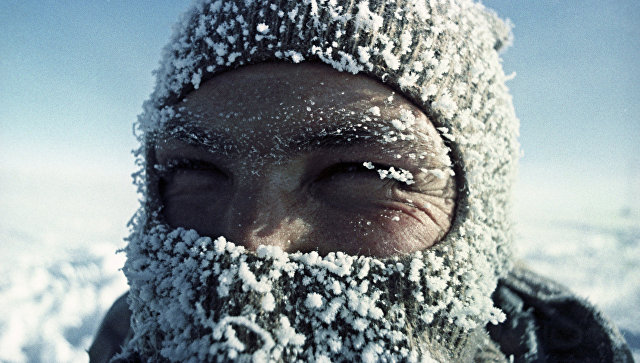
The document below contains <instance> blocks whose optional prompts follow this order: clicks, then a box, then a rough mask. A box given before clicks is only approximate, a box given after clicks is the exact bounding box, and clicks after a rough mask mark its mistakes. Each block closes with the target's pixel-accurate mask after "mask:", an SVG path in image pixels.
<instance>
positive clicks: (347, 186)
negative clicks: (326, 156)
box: [311, 163, 401, 208]
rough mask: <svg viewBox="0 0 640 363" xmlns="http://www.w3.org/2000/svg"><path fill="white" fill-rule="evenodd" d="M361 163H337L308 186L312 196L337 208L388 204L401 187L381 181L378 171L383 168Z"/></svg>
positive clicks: (387, 180) (395, 183) (388, 180)
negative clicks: (377, 203)
mask: <svg viewBox="0 0 640 363" xmlns="http://www.w3.org/2000/svg"><path fill="white" fill-rule="evenodd" d="M373 165H374V166H375V167H373V168H367V167H365V166H364V165H363V163H338V164H334V165H332V166H330V167H328V168H326V169H324V170H323V171H322V172H320V173H319V174H318V176H317V178H316V179H315V180H314V182H313V183H312V184H311V186H312V188H311V190H312V193H313V196H314V197H315V198H316V199H319V200H321V201H326V202H328V203H330V204H338V205H339V206H340V207H341V208H342V207H345V204H346V206H347V207H348V206H351V205H362V204H363V203H369V202H373V201H380V200H389V199H392V197H393V191H394V190H395V189H398V188H399V187H400V186H401V184H400V182H398V181H397V180H395V179H390V178H381V177H380V174H379V172H378V170H384V169H386V168H387V167H385V166H382V165H376V164H373Z"/></svg>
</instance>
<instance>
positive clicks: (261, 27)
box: [256, 23, 269, 34]
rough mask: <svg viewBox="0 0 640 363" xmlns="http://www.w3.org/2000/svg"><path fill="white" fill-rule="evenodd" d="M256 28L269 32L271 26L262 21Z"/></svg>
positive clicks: (263, 32) (259, 30)
mask: <svg viewBox="0 0 640 363" xmlns="http://www.w3.org/2000/svg"><path fill="white" fill-rule="evenodd" d="M256 30H257V31H258V32H260V33H262V34H267V33H268V32H269V26H268V25H267V24H265V23H260V24H258V26H257V27H256Z"/></svg>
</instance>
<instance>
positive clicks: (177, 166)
mask: <svg viewBox="0 0 640 363" xmlns="http://www.w3.org/2000/svg"><path fill="white" fill-rule="evenodd" d="M154 169H155V170H156V171H157V172H158V175H159V176H160V178H162V179H166V178H168V177H170V176H172V175H173V174H175V172H176V171H178V170H181V169H186V170H205V171H213V172H216V173H219V174H221V175H224V176H225V177H226V176H227V174H226V173H225V172H223V171H222V170H220V169H219V168H218V167H216V166H215V165H213V164H211V163H209V162H206V161H202V160H197V159H195V160H194V159H172V160H169V161H167V162H166V163H164V164H156V165H154Z"/></svg>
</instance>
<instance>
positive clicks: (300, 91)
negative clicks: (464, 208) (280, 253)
mask: <svg viewBox="0 0 640 363" xmlns="http://www.w3.org/2000/svg"><path fill="white" fill-rule="evenodd" d="M374 106H375V107H378V108H379V111H380V112H379V116H377V114H378V113H377V112H375V111H370V110H371V108H372V107H374ZM175 108H176V109H177V110H178V112H179V114H180V115H179V116H178V117H177V120H176V121H175V122H172V123H171V124H170V125H169V126H167V129H166V130H165V132H163V133H162V134H161V135H160V136H159V138H158V141H157V142H156V150H155V153H156V159H157V165H156V168H155V169H157V170H158V172H159V173H160V177H161V179H160V180H161V181H160V195H161V199H162V202H163V206H164V207H163V210H162V213H163V215H164V217H165V219H166V222H167V223H168V224H170V225H172V226H174V227H177V226H182V227H186V228H193V229H195V230H196V231H198V233H199V234H201V235H207V236H211V237H217V236H220V235H222V236H225V237H226V238H227V239H228V240H231V241H233V242H234V243H236V244H241V245H243V246H245V247H246V248H248V249H250V250H255V249H256V248H257V247H258V246H259V245H277V246H279V247H281V248H282V249H283V250H285V251H287V252H295V251H302V252H308V251H312V250H317V251H318V252H319V253H320V254H323V255H324V254H327V253H329V252H332V251H342V252H346V253H349V254H363V255H372V256H378V257H386V256H392V255H397V254H406V253H410V252H413V251H417V250H422V249H425V248H428V247H430V246H432V245H433V244H435V243H437V242H438V241H439V240H440V239H441V238H442V237H443V236H444V235H445V234H446V232H447V231H448V230H449V228H450V225H451V221H452V218H453V214H454V208H455V197H456V189H455V181H454V179H453V177H452V176H451V174H453V173H450V170H451V167H450V166H449V165H450V160H449V157H448V155H447V152H448V149H447V148H446V147H445V145H444V142H443V140H442V138H441V137H440V135H439V134H438V132H437V131H436V129H435V127H434V126H433V124H432V123H431V122H430V121H429V119H428V118H427V116H426V115H425V114H424V113H423V112H422V111H421V110H420V109H419V108H417V107H416V106H415V105H413V104H412V103H411V102H409V101H408V100H407V99H405V98H403V97H402V96H401V95H398V94H394V92H393V91H392V90H391V89H390V88H388V87H387V86H385V85H383V84H382V83H380V82H378V81H376V80H374V79H371V78H369V77H366V76H364V75H353V74H349V73H342V72H338V71H336V70H334V69H332V68H330V67H329V66H326V65H323V64H314V63H302V64H287V63H263V64H258V65H251V66H245V67H242V68H239V69H236V70H233V71H229V72H226V73H222V74H219V75H217V76H215V77H214V78H212V79H211V80H209V81H207V82H205V83H204V84H203V85H201V87H200V88H199V89H197V90H195V91H193V92H191V93H190V94H188V95H187V97H186V98H185V99H184V100H183V101H182V102H180V103H179V104H178V105H176V106H175ZM407 111H409V112H410V113H411V114H412V115H413V116H415V122H414V123H413V124H410V125H407V124H404V125H402V124H399V121H398V120H399V115H401V114H402V113H403V112H404V113H405V114H407ZM393 120H396V121H393ZM398 125H400V129H402V128H404V129H403V130H400V129H399V128H398V127H397V126H398ZM405 127H406V128H405ZM394 138H396V140H394ZM403 139H404V140H403ZM365 162H371V163H372V164H370V165H369V164H368V165H369V166H373V169H368V168H367V167H365V166H364V165H363V163H365ZM390 167H394V169H395V170H399V169H404V170H406V171H408V172H410V173H411V175H412V176H413V180H412V181H413V183H412V184H407V183H406V182H403V181H399V180H397V179H392V178H388V177H387V178H384V179H381V177H380V174H379V172H378V170H388V169H389V168H390ZM434 169H437V170H440V172H438V171H437V170H436V172H430V171H429V170H434ZM405 175H406V174H405ZM443 175H444V176H443ZM400 179H401V178H400Z"/></svg>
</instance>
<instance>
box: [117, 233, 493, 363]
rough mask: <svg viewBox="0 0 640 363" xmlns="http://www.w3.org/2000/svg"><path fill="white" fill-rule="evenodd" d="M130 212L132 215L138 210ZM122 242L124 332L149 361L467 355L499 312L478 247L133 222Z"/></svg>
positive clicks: (127, 352)
mask: <svg viewBox="0 0 640 363" xmlns="http://www.w3.org/2000/svg"><path fill="white" fill-rule="evenodd" d="M138 222H139V221H138ZM138 227H139V228H138V229H137V232H134V234H133V235H132V236H131V238H130V241H129V245H128V246H127V248H126V253H127V262H126V264H125V267H124V273H125V275H126V276H127V278H128V279H129V284H130V286H131V291H130V294H129V299H130V301H129V303H130V307H131V309H132V312H133V316H132V327H133V330H134V333H135V334H134V336H133V338H132V339H131V340H130V341H129V343H128V345H127V346H126V347H125V349H124V351H123V353H122V355H121V357H128V358H132V357H139V358H142V359H143V360H148V361H228V360H240V361H257V362H260V361H318V362H329V361H347V360H350V361H363V362H374V361H424V360H427V361H429V359H434V360H438V361H448V360H454V361H463V360H470V359H472V358H473V355H474V354H475V352H476V351H477V350H478V344H480V343H479V342H480V341H481V339H478V337H479V335H478V334H479V332H481V331H482V330H483V329H482V328H483V326H484V325H485V324H487V323H488V322H492V323H494V324H495V323H497V322H498V321H501V320H503V319H504V315H503V314H502V312H501V311H500V310H499V309H497V308H495V307H494V306H493V303H492V301H491V299H490V295H491V293H492V292H493V290H494V289H495V282H494V280H493V279H487V278H486V276H484V275H483V271H487V269H490V268H491V267H490V266H489V264H488V263H487V261H486V258H484V257H483V256H482V255H481V254H477V253H474V251H473V250H472V249H466V250H461V249H457V250H456V251H453V249H451V248H449V247H448V246H447V245H446V244H439V245H436V246H434V247H433V248H431V249H429V250H426V251H422V252H416V253H413V254H411V255H407V256H400V257H391V258H385V259H380V258H374V257H366V256H350V255H347V254H344V253H341V252H337V253H329V254H328V255H327V256H325V257H322V256H319V255H318V254H317V253H315V252H310V253H300V252H298V253H293V254H291V253H285V252H283V251H282V250H281V249H280V248H277V247H268V246H261V247H259V248H258V250H257V251H256V252H250V251H247V250H245V249H244V248H243V247H241V246H236V245H234V244H233V243H231V242H228V241H226V240H225V239H224V238H223V237H220V238H218V239H216V240H212V239H211V238H209V237H201V236H199V235H198V234H197V233H196V232H195V231H194V230H185V229H183V228H177V229H171V228H170V227H168V226H166V225H163V224H157V223H156V224H154V227H151V228H150V229H149V230H148V232H144V227H141V225H138Z"/></svg>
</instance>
